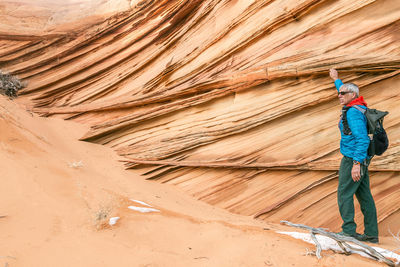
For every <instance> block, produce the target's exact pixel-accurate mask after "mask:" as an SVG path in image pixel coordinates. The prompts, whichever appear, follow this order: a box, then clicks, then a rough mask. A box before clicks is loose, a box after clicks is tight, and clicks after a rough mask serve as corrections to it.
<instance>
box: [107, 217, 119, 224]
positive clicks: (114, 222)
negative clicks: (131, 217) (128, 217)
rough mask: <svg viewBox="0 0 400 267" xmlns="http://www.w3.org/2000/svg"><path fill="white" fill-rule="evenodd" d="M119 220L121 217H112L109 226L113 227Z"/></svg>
mask: <svg viewBox="0 0 400 267" xmlns="http://www.w3.org/2000/svg"><path fill="white" fill-rule="evenodd" d="M118 220H119V217H112V218H110V220H109V221H108V224H109V225H111V226H113V225H114V224H116V223H117V221H118Z"/></svg>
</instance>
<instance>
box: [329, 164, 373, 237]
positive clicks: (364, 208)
mask: <svg viewBox="0 0 400 267" xmlns="http://www.w3.org/2000/svg"><path fill="white" fill-rule="evenodd" d="M352 168H353V160H352V159H351V158H348V157H343V158H342V161H341V163H340V169H339V185H338V191H337V196H338V205H339V211H340V216H341V217H342V220H343V224H342V229H343V232H345V233H347V234H355V233H356V228H357V225H356V223H355V222H354V194H355V195H356V197H357V199H358V202H359V203H360V207H361V212H362V213H363V215H364V227H365V231H364V233H365V234H366V235H368V236H376V237H377V236H378V220H377V216H376V208H375V202H374V199H373V197H372V194H371V190H370V188H369V174H368V166H365V165H361V170H362V176H361V179H360V180H359V181H357V182H354V181H353V179H352V178H351V169H352Z"/></svg>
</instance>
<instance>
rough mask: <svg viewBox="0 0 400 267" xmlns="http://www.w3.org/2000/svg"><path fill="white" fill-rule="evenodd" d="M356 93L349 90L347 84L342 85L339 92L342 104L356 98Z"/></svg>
mask: <svg viewBox="0 0 400 267" xmlns="http://www.w3.org/2000/svg"><path fill="white" fill-rule="evenodd" d="M355 95H356V94H355V93H353V92H349V90H348V89H347V88H346V86H342V87H340V90H339V94H338V97H339V102H340V104H341V105H343V106H345V105H347V104H348V103H350V102H351V101H352V100H353V99H354V98H355Z"/></svg>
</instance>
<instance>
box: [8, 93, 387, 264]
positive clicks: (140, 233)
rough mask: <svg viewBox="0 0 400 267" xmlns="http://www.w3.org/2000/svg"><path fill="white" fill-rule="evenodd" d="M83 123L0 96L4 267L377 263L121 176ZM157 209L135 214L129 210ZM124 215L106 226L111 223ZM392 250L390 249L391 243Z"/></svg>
mask: <svg viewBox="0 0 400 267" xmlns="http://www.w3.org/2000/svg"><path fill="white" fill-rule="evenodd" d="M85 130H87V129H86V128H85V126H83V125H80V124H77V123H74V122H68V121H62V120H59V119H48V118H39V117H37V116H36V115H34V114H32V113H29V112H27V111H25V110H24V108H23V107H21V106H20V104H18V103H16V102H13V101H10V100H8V99H6V98H4V97H3V96H0V132H1V134H0V177H1V186H0V216H4V217H0V240H1V242H0V266H10V267H11V266H375V265H376V264H377V263H376V262H374V261H372V260H368V259H364V258H362V257H360V256H357V255H352V256H344V255H338V254H334V253H332V252H324V253H323V256H324V257H323V258H322V259H321V260H319V261H318V260H317V259H316V258H315V257H314V256H310V255H306V253H307V249H308V250H310V251H311V250H313V249H314V247H313V246H312V245H309V244H306V243H304V242H303V241H300V240H295V239H292V238H291V237H288V236H283V235H280V234H278V233H276V232H275V231H276V230H277V229H290V230H291V231H292V230H295V229H293V228H285V227H283V226H280V225H273V224H269V223H266V222H263V221H256V220H253V219H252V218H250V217H245V216H238V215H234V214H230V213H228V212H227V211H225V210H222V209H218V208H215V207H213V206H210V205H208V204H205V203H202V202H199V201H196V200H194V199H193V198H191V197H189V196H187V195H186V194H184V193H183V192H181V191H179V189H177V188H175V187H172V186H169V185H165V184H159V183H156V182H151V181H146V180H144V179H143V178H142V177H140V176H139V175H138V174H136V173H135V172H134V171H126V170H124V168H123V167H122V164H121V163H120V162H118V156H117V155H116V154H115V153H114V152H113V151H112V150H111V149H109V148H106V147H104V146H100V145H95V144H91V143H85V142H80V141H77V140H78V138H79V137H80V136H81V135H82V134H83V133H84V132H85ZM130 199H135V200H140V201H144V202H146V203H147V204H149V205H151V206H153V207H154V208H156V209H159V210H160V212H151V213H141V212H138V211H133V210H130V209H128V206H139V207H145V206H144V205H141V204H138V203H136V202H133V201H131V200H130ZM114 216H118V217H120V218H121V219H120V220H119V221H118V222H117V224H116V225H114V226H109V225H108V219H109V218H110V217H114ZM387 246H389V247H393V244H392V245H390V244H389V243H388V244H387Z"/></svg>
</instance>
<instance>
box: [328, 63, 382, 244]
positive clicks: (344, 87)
mask: <svg viewBox="0 0 400 267" xmlns="http://www.w3.org/2000/svg"><path fill="white" fill-rule="evenodd" d="M329 75H330V77H331V78H332V79H333V80H334V81H335V86H336V89H337V90H338V97H339V101H340V104H341V105H343V108H342V117H341V119H340V122H339V129H340V134H341V139H340V152H341V153H342V155H343V158H342V161H341V163H340V169H339V184H338V190H337V197H338V205H339V211H340V216H341V217H342V220H343V224H342V232H340V233H339V234H341V235H345V236H352V237H355V238H357V239H358V240H361V241H367V242H372V243H378V242H379V239H378V222H377V215H376V208H375V202H374V199H373V197H372V194H371V190H370V185H369V174H368V165H369V161H370V158H369V157H368V153H367V151H368V146H369V142H370V139H369V137H368V132H367V120H366V118H365V116H364V114H363V113H362V112H361V111H359V110H358V109H357V108H354V106H355V105H357V106H359V107H361V108H363V109H366V107H367V103H365V101H364V98H363V97H362V96H359V89H358V87H357V86H356V85H355V84H352V83H345V84H343V82H342V81H341V80H340V79H339V76H338V72H337V71H336V70H335V69H330V71H329ZM354 195H356V197H357V199H358V202H359V203H360V207H361V211H362V213H363V215H364V227H365V230H364V234H363V235H361V234H358V233H357V232H356V228H357V225H356V223H355V222H354Z"/></svg>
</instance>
